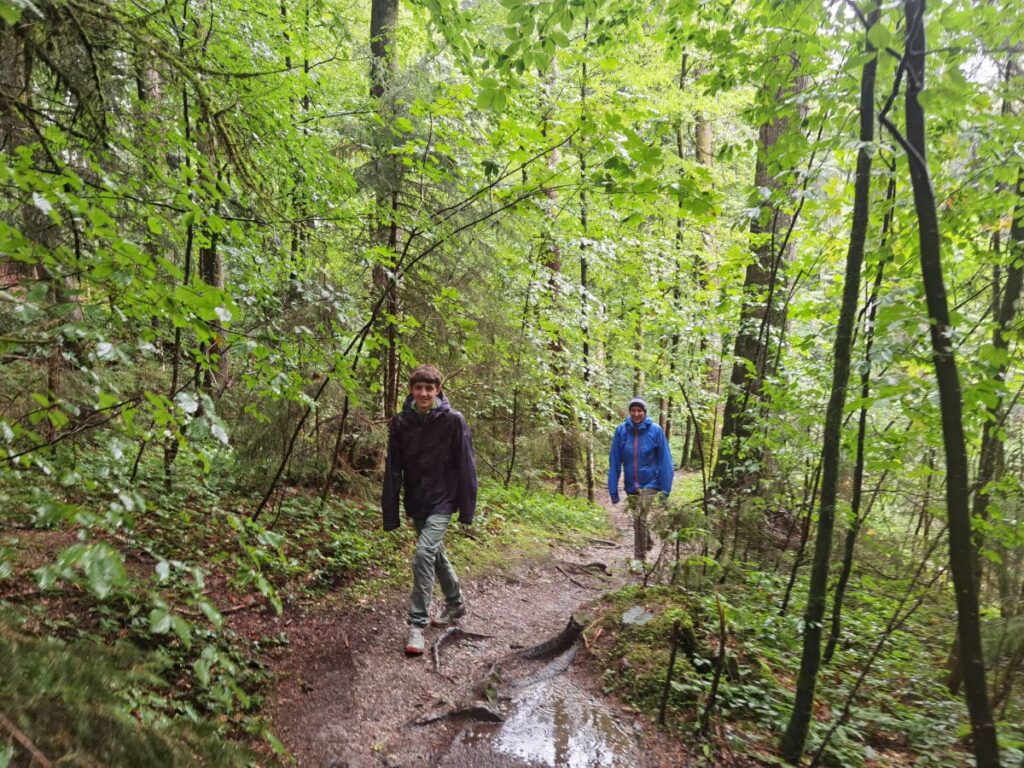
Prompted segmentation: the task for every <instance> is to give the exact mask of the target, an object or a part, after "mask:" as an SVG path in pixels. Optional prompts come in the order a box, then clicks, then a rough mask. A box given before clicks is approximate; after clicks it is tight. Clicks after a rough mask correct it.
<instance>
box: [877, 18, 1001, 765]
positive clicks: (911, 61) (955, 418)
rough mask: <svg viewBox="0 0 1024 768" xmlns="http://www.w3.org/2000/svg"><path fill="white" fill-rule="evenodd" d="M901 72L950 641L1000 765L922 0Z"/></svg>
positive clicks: (988, 751)
mask: <svg viewBox="0 0 1024 768" xmlns="http://www.w3.org/2000/svg"><path fill="white" fill-rule="evenodd" d="M904 7H905V9H906V53H905V62H906V73H907V81H908V82H907V90H906V94H905V101H904V109H905V111H906V115H907V135H906V137H903V136H902V135H901V134H900V133H899V131H898V130H897V129H896V127H895V126H894V125H893V124H892V123H891V122H890V121H889V120H888V118H883V119H882V123H883V125H885V127H886V128H887V129H888V130H889V131H890V132H891V133H892V134H893V136H894V137H895V138H896V140H897V141H898V142H899V143H900V144H901V145H902V146H903V149H904V150H905V151H906V153H907V159H908V161H909V166H910V179H911V183H912V184H913V188H914V208H915V211H916V212H917V220H918V240H919V244H920V260H921V276H922V279H923V282H924V292H925V300H926V303H927V307H928V317H929V319H930V321H931V322H930V331H931V342H932V360H933V362H934V365H935V378H936V380H937V383H938V389H939V404H940V410H941V413H942V441H943V445H944V448H945V454H946V514H947V516H948V519H949V564H950V571H952V574H953V586H954V590H955V592H956V609H957V636H958V637H959V639H960V650H961V654H960V655H961V658H960V663H961V668H962V670H963V678H964V688H965V698H966V700H967V711H968V713H969V715H970V721H971V733H972V736H973V748H974V756H975V760H976V761H977V764H978V767H979V768H991V767H992V766H998V765H999V745H998V743H997V741H996V727H995V723H994V722H993V720H992V712H991V708H990V706H989V700H988V692H987V681H986V680H985V665H984V660H983V657H982V648H981V622H980V618H979V615H978V591H977V584H976V583H975V579H974V557H975V552H974V543H973V539H972V536H971V516H970V510H969V508H968V489H967V449H966V445H965V439H964V429H963V413H962V400H961V394H960V376H959V373H958V371H957V364H956V357H955V354H954V350H953V347H952V344H951V341H950V340H951V339H952V338H954V334H953V333H952V331H953V329H952V327H951V325H950V317H949V307H948V305H947V302H946V286H945V283H944V280H943V275H942V253H941V239H940V236H939V221H938V213H937V211H936V205H935V194H934V192H933V190H932V184H931V174H930V172H929V170H928V162H927V159H926V158H927V153H926V149H927V145H926V139H925V117H924V109H923V107H922V106H921V104H920V103H919V102H918V94H919V93H921V91H922V90H923V89H924V76H925V53H926V51H927V43H926V40H925V29H924V2H923V0H906V2H905V5H904Z"/></svg>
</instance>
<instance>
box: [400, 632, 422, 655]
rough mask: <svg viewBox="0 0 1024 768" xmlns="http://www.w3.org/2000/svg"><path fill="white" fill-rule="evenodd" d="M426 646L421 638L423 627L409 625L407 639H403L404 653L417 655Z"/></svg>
mask: <svg viewBox="0 0 1024 768" xmlns="http://www.w3.org/2000/svg"><path fill="white" fill-rule="evenodd" d="M424 647H426V641H425V640H424V639H423V627H409V639H408V640H406V641H405V655H406V656H419V655H420V654H421V653H423V649H424Z"/></svg>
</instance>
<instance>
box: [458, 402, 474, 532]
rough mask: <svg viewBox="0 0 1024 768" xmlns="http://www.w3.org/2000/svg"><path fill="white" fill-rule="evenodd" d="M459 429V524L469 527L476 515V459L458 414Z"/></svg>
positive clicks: (467, 431)
mask: <svg viewBox="0 0 1024 768" xmlns="http://www.w3.org/2000/svg"><path fill="white" fill-rule="evenodd" d="M459 428H460V430H461V434H460V435H459V439H458V443H457V446H458V447H457V450H458V452H459V456H458V460H459V462H458V466H459V489H458V505H459V522H460V523H462V524H463V525H470V524H471V523H472V522H473V515H474V514H475V513H476V489H477V482H476V459H475V458H474V456H473V437H472V435H471V434H470V432H469V425H468V424H467V423H466V419H465V418H464V417H463V416H462V414H459Z"/></svg>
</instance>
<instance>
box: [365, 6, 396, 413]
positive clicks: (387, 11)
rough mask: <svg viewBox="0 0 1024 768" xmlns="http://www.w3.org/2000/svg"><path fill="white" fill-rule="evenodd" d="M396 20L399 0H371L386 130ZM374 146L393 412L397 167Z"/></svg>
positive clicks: (385, 362) (386, 384)
mask: <svg viewBox="0 0 1024 768" xmlns="http://www.w3.org/2000/svg"><path fill="white" fill-rule="evenodd" d="M397 25H398V0H373V1H372V3H371V4H370V96H371V97H372V98H373V99H375V100H376V101H377V102H378V109H379V110H380V111H381V113H382V117H383V118H384V127H383V128H382V130H383V131H384V133H385V135H386V136H390V131H391V120H390V119H389V118H390V114H391V113H392V112H393V105H394V99H393V96H392V94H391V89H392V86H393V83H394V78H395V75H396V74H397V72H398V53H397V50H396V46H397V42H396V37H395V29H396V27H397ZM380 144H381V146H380V147H379V148H378V153H379V157H378V158H377V161H378V168H379V169H380V172H379V178H378V179H377V182H376V183H377V190H376V201H377V205H376V214H375V218H376V219H377V223H376V225H375V234H374V239H375V241H376V242H377V243H379V244H381V245H383V246H386V248H387V251H388V253H390V254H391V255H392V259H391V261H392V263H391V264H389V265H385V264H381V263H376V264H374V267H373V284H374V286H375V287H376V288H377V290H378V291H383V292H384V306H385V312H384V322H385V323H386V324H387V328H386V330H385V344H384V349H383V350H382V359H381V373H382V389H383V392H382V406H383V411H384V417H385V418H391V417H392V416H394V415H395V411H396V410H397V407H398V395H399V384H398V335H397V332H396V323H397V318H398V313H399V304H398V284H397V282H398V280H397V275H393V274H392V269H391V268H389V267H394V257H395V249H396V247H397V245H398V221H397V214H398V204H399V182H398V176H399V173H400V168H399V165H398V163H396V162H395V158H393V157H391V156H390V155H389V154H388V152H387V150H386V149H385V147H387V146H389V145H390V141H385V140H383V139H382V140H381V142H380Z"/></svg>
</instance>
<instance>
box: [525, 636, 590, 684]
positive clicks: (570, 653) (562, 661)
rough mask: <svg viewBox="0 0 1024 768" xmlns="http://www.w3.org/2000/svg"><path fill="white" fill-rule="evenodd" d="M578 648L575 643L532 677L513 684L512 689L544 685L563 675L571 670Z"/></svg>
mask: <svg viewBox="0 0 1024 768" xmlns="http://www.w3.org/2000/svg"><path fill="white" fill-rule="evenodd" d="M577 647H578V646H577V645H576V643H575V642H574V643H573V644H572V645H570V646H569V648H568V649H567V650H565V651H564V652H563V653H561V654H560V655H558V656H556V657H555V658H553V659H552V660H551V661H549V662H548V663H547V664H545V665H544V666H543V667H541V668H540V669H538V670H537V671H536V672H534V673H533V674H532V675H528V676H526V677H524V678H522V679H521V680H516V681H515V682H513V683H512V687H513V688H525V687H527V686H528V685H536V684H537V683H542V682H544V681H545V680H550V679H551V678H553V677H556V676H558V675H560V674H562V673H563V672H565V670H567V669H568V668H569V665H570V664H572V662H573V659H575V658H576V648H577Z"/></svg>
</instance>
